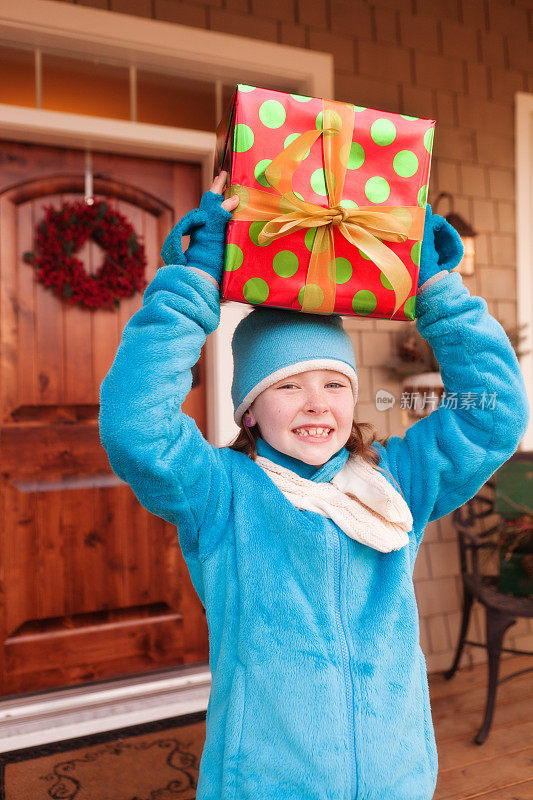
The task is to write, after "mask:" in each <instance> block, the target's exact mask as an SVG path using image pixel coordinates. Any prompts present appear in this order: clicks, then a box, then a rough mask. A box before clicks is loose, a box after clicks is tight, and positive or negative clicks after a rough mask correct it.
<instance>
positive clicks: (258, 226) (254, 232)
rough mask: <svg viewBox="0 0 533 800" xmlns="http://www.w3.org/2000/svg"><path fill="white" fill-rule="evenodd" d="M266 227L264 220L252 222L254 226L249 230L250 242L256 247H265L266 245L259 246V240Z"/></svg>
mask: <svg viewBox="0 0 533 800" xmlns="http://www.w3.org/2000/svg"><path fill="white" fill-rule="evenodd" d="M265 225H266V222H264V221H263V220H258V221H257V222H252V224H251V225H250V228H249V230H248V236H249V237H250V240H251V241H252V242H253V243H254V244H255V245H257V247H261V246H262V247H264V246H265V245H260V244H259V238H258V237H259V234H260V233H261V231H262V230H263V228H264V227H265Z"/></svg>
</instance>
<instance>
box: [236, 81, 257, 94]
mask: <svg viewBox="0 0 533 800" xmlns="http://www.w3.org/2000/svg"><path fill="white" fill-rule="evenodd" d="M237 88H238V89H239V91H240V92H254V91H255V89H256V87H255V86H248V84H247V83H239V85H238V87H237Z"/></svg>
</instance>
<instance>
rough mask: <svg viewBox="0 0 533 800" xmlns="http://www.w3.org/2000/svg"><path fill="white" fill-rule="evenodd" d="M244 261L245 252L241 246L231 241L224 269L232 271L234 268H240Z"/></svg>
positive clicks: (227, 248) (227, 249)
mask: <svg viewBox="0 0 533 800" xmlns="http://www.w3.org/2000/svg"><path fill="white" fill-rule="evenodd" d="M243 261H244V253H243V252H242V250H241V248H240V247H239V246H238V245H236V244H233V242H230V243H229V244H227V245H226V258H225V264H224V269H225V270H226V271H227V272H232V271H233V270H234V269H239V267H240V266H242V262H243Z"/></svg>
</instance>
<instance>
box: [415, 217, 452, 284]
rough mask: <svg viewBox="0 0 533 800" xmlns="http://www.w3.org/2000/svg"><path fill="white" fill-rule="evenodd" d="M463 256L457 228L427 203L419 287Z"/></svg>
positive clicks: (450, 267) (449, 267)
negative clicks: (432, 209) (434, 211)
mask: <svg viewBox="0 0 533 800" xmlns="http://www.w3.org/2000/svg"><path fill="white" fill-rule="evenodd" d="M462 257H463V243H462V242H461V237H460V236H459V234H458V233H457V231H456V230H455V228H453V227H452V226H451V225H450V223H449V222H446V220H445V219H444V217H439V215H438V214H432V213H431V206H430V205H427V206H426V222H425V225H424V239H423V241H422V252H421V255H420V273H419V276H418V287H419V288H420V286H422V284H423V283H425V282H426V281H427V280H428V279H429V278H431V277H433V275H436V274H437V272H441V270H443V269H447V270H448V271H449V270H451V269H453V268H454V267H456V266H457V264H459V262H460V261H461V259H462Z"/></svg>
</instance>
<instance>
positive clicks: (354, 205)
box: [339, 200, 359, 208]
mask: <svg viewBox="0 0 533 800" xmlns="http://www.w3.org/2000/svg"><path fill="white" fill-rule="evenodd" d="M339 205H340V206H342V207H343V208H359V206H358V205H357V203H354V201H353V200H341V201H340V203H339Z"/></svg>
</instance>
